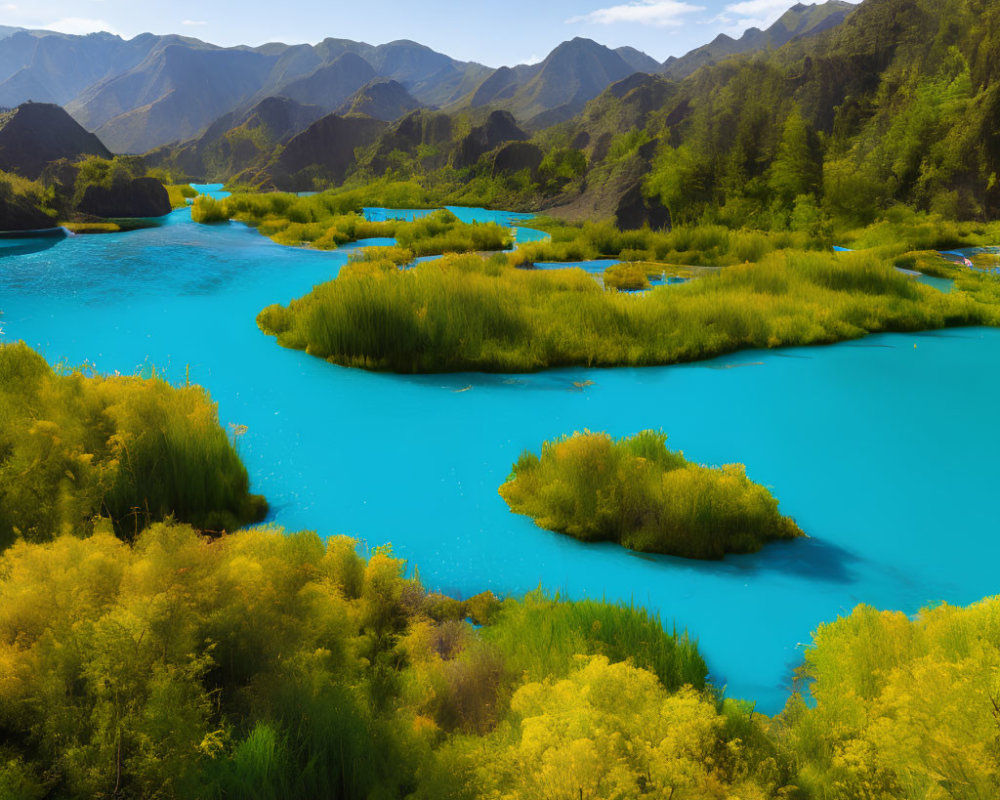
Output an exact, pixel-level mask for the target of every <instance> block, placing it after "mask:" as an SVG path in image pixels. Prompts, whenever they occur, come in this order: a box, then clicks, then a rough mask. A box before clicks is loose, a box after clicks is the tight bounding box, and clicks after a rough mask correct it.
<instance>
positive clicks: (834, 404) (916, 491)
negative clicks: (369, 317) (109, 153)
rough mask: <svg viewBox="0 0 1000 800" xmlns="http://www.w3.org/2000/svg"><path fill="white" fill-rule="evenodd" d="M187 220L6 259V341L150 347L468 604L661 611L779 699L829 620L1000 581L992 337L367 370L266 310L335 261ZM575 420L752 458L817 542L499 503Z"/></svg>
mask: <svg viewBox="0 0 1000 800" xmlns="http://www.w3.org/2000/svg"><path fill="white" fill-rule="evenodd" d="M189 214H190V212H189V211H187V210H183V211H178V212H175V213H174V214H173V215H172V216H171V217H170V218H169V219H168V221H167V222H166V223H165V225H164V226H163V227H160V228H156V229H151V230H144V231H138V232H134V233H129V234H120V235H107V236H92V237H82V236H81V237H76V238H72V239H67V240H64V241H61V242H59V243H58V244H56V245H55V246H54V247H49V248H48V249H41V248H39V249H37V251H36V252H25V251H24V250H17V251H15V252H13V253H11V254H10V255H6V256H2V254H0V309H2V311H3V317H2V318H0V326H2V328H3V331H4V333H3V336H2V338H3V339H4V340H6V341H11V340H17V339H23V340H25V341H26V342H28V343H29V344H30V345H31V346H33V347H36V348H38V349H39V350H40V351H41V352H42V353H44V354H45V355H46V356H47V357H48V358H49V359H50V360H51V361H53V362H58V361H65V362H68V363H70V364H80V363H82V362H84V361H85V360H89V361H90V362H92V363H93V364H95V365H96V366H97V368H98V369H100V370H101V371H105V372H113V371H115V370H119V371H121V372H134V371H135V370H137V369H143V368H147V369H148V367H149V366H150V365H151V364H155V365H156V367H157V369H159V370H165V371H166V374H167V376H168V377H169V378H170V379H172V380H176V381H182V380H183V379H184V376H185V369H186V368H189V369H190V374H191V378H192V380H194V381H197V382H199V383H202V384H204V385H205V386H206V387H208V389H209V390H210V391H211V393H212V396H213V398H214V399H215V400H216V401H218V403H219V410H220V416H221V418H222V422H223V424H224V425H225V424H228V423H239V424H245V425H247V426H249V432H248V433H247V435H246V436H245V437H244V438H243V439H242V440H241V441H240V444H239V446H240V450H241V453H242V455H243V457H244V459H245V461H246V463H247V466H248V468H249V470H250V473H251V476H252V480H253V488H254V490H255V491H257V492H262V493H263V494H265V495H267V497H268V499H269V500H270V502H271V504H272V509H273V519H274V521H275V522H276V523H278V524H281V525H283V526H285V527H287V528H289V529H301V528H309V529H315V530H318V531H320V532H321V533H322V534H323V535H332V534H340V533H344V534H349V535H352V536H356V537H359V538H361V539H363V540H364V541H365V542H367V543H368V544H369V545H370V546H375V545H379V544H383V543H386V542H391V543H392V544H393V546H394V548H395V552H396V553H397V554H398V555H399V556H402V557H404V558H406V559H408V560H409V561H410V563H411V565H414V566H416V567H418V568H419V570H420V576H421V578H422V580H423V581H424V583H425V584H426V585H428V586H429V587H432V588H436V589H441V590H444V591H448V592H453V593H455V594H458V595H468V594H472V593H475V592H479V591H482V590H484V589H492V590H494V591H495V592H498V593H512V592H514V593H516V592H524V591H527V590H531V589H534V588H536V587H537V586H539V585H543V586H545V587H547V588H549V589H552V590H561V591H564V592H566V593H568V594H569V595H572V596H573V597H582V596H585V595H587V596H591V597H597V598H601V597H605V598H608V599H614V600H618V599H622V600H626V601H634V602H635V603H638V604H642V605H646V606H649V607H650V608H653V609H655V610H658V611H659V612H661V614H662V615H663V618H664V620H665V622H666V624H667V625H670V624H672V623H674V622H676V625H677V626H678V627H679V628H688V629H690V630H691V631H692V633H693V634H694V635H695V636H696V637H697V638H698V639H699V642H700V645H701V648H702V650H703V652H704V654H705V656H706V658H707V659H708V661H709V664H710V666H711V668H712V671H713V677H714V678H715V680H716V681H718V682H719V683H721V684H726V685H727V686H728V692H729V694H730V695H734V696H741V697H746V698H751V699H755V700H757V701H758V708H759V709H760V710H762V711H768V712H774V711H777V710H778V709H779V708H780V707H781V705H782V704H783V702H784V700H785V698H786V697H787V692H788V687H789V685H790V680H791V674H792V670H793V668H794V667H795V666H796V664H797V663H798V662H799V661H800V658H801V647H800V643H802V642H805V641H807V640H808V638H809V633H810V631H811V630H813V629H814V628H815V627H816V625H817V624H819V623H820V622H822V621H824V620H830V619H833V618H835V617H836V616H837V615H838V614H843V613H846V612H848V611H850V609H851V608H852V607H854V606H855V605H856V604H858V603H870V604H872V605H875V606H877V607H880V608H886V609H901V610H903V611H906V612H909V613H912V612H914V611H916V610H917V609H918V608H919V607H920V606H921V605H923V604H926V603H928V602H934V601H939V600H947V601H949V602H953V603H968V602H971V601H974V600H976V599H979V598H981V597H983V596H985V595H988V594H992V593H995V592H996V591H997V589H998V583H1000V581H998V579H997V577H996V563H997V561H996V556H997V554H998V551H1000V547H998V543H997V537H998V533H1000V531H998V524H997V517H996V498H997V496H998V480H1000V477H998V473H997V470H996V468H995V467H996V462H995V454H996V452H997V450H998V445H1000V417H998V415H997V413H996V410H995V402H996V398H997V396H1000V369H998V368H997V367H998V364H1000V331H996V330H989V329H979V328H976V329H962V330H954V331H948V332H941V333H930V334H924V335H896V336H876V337H870V338H868V339H865V340H863V341H859V342H852V343H847V344H843V345H837V346H833V347H825V348H811V349H792V350H783V351H780V352H743V353H740V354H737V355H735V356H732V357H728V358H722V359H717V360H715V361H711V362H707V363H702V364H698V365H691V366H677V367H665V368H648V369H616V370H586V369H570V370H557V371H552V372H546V373H543V374H539V375H527V376H525V375H516V376H502V375H501V376H483V375H446V376H441V375H438V376H425V377H399V376H393V375H381V374H370V373H366V372H362V371H360V370H348V369H343V368H340V367H336V366H332V365H330V364H327V363H325V362H323V361H320V360H318V359H314V358H310V357H309V356H306V355H305V354H303V353H299V352H294V351H290V350H284V349H282V348H280V347H278V346H277V345H276V344H275V343H274V341H273V339H270V338H267V337H265V336H264V335H263V334H261V333H260V332H259V331H258V330H257V327H256V325H255V323H254V318H255V316H256V314H257V312H258V311H259V310H260V309H261V308H263V307H264V306H266V305H268V304H270V303H274V302H287V301H288V300H290V299H292V298H293V297H297V296H300V295H302V294H304V293H305V292H307V291H308V290H309V289H310V287H312V286H313V285H314V284H316V283H319V282H322V281H325V280H328V279H330V278H332V277H334V276H335V275H336V274H337V272H338V270H339V269H340V267H341V265H342V264H343V263H344V262H345V260H346V255H345V254H344V253H343V252H340V253H320V252H311V251H308V250H299V249H291V248H283V247H280V246H278V245H275V244H273V243H271V242H270V241H268V240H267V239H265V238H263V237H261V236H259V235H258V234H256V233H255V232H254V231H252V230H249V229H247V228H245V227H243V226H241V225H236V224H231V225H224V226H215V227H203V226H198V225H194V224H193V223H191V221H190V215H189ZM587 382H593V383H592V385H586V384H587ZM584 428H589V429H591V430H607V431H610V432H611V433H613V434H615V435H625V434H630V433H634V432H635V431H638V430H641V429H643V428H663V429H665V430H666V431H667V432H668V433H669V435H670V444H671V446H673V447H675V448H681V449H683V450H684V452H685V453H686V455H687V456H688V457H689V458H691V459H694V460H696V461H700V462H704V463H712V464H719V463H725V462H731V461H740V462H744V463H745V464H746V465H747V470H748V473H749V475H750V477H751V478H752V479H754V480H757V481H760V482H762V483H765V484H767V485H769V486H771V487H772V488H773V490H774V491H775V493H776V495H777V496H778V497H779V498H780V499H781V507H782V510H783V511H784V512H785V513H787V514H791V515H793V516H794V517H795V518H796V519H797V520H798V522H799V524H800V525H801V526H802V528H803V529H804V530H806V531H807V532H808V533H809V534H810V535H811V537H812V538H811V539H809V540H807V541H799V542H795V543H791V544H782V545H772V546H771V547H769V548H767V549H766V550H765V551H764V552H763V553H760V554H758V555H754V556H739V557H730V558H727V559H726V560H725V561H723V562H719V563H701V562H691V561H685V560H681V559H674V558H667V557H648V556H639V555H634V554H630V553H628V552H626V551H623V550H621V549H619V548H617V547H614V546H605V545H596V546H594V545H590V546H588V545H583V544H580V543H577V542H575V541H574V540H571V539H569V538H567V537H562V536H559V535H556V534H552V533H549V532H546V531H543V530H539V529H538V528H536V527H535V526H534V525H533V524H532V522H531V521H530V520H528V519H526V518H523V517H519V516H515V515H512V514H511V513H509V511H508V510H507V507H506V505H505V504H504V502H503V500H502V499H501V498H500V497H499V496H498V494H497V487H498V486H499V485H500V484H501V483H502V482H503V481H504V480H505V478H506V476H507V474H508V472H509V470H510V466H511V464H512V462H513V461H514V460H515V459H516V458H517V456H518V455H519V454H520V452H521V451H522V450H524V449H525V448H533V449H537V448H538V446H539V445H540V443H541V442H542V441H543V440H544V439H547V438H551V437H553V436H558V435H560V434H563V433H570V432H572V431H575V430H582V429H584Z"/></svg>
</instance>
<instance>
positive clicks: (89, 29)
mask: <svg viewBox="0 0 1000 800" xmlns="http://www.w3.org/2000/svg"><path fill="white" fill-rule="evenodd" d="M793 5H795V2H794V0H742V2H725V0H690V2H688V0H633V1H632V2H622V3H616V2H614V0H604V1H603V2H602V0H590V1H589V2H580V1H579V0H552V2H549V3H546V4H544V5H543V4H537V3H535V4H530V5H529V4H528V3H527V2H525V0H511V2H509V3H507V4H506V6H504V7H502V8H496V7H484V6H481V5H479V4H476V5H473V4H469V3H466V2H464V0H434V1H433V2H430V3H425V4H420V5H418V4H415V3H406V2H403V1H402V0H370V2H368V3H366V5H365V8H366V9H367V10H368V13H366V14H364V15H361V14H357V13H354V14H349V15H347V14H343V13H342V11H341V9H347V8H350V6H348V5H347V4H346V3H343V2H338V3H333V4H330V3H323V2H320V0H300V1H299V2H297V3H296V4H295V9H296V11H295V13H291V14H284V15H279V16H277V17H275V15H274V13H273V10H272V7H271V6H265V5H264V4H263V3H261V2H260V0H248V2H241V3H237V2H234V0H219V2H216V3H213V4H211V6H209V5H208V4H205V3H196V2H193V0H179V2H175V3H173V4H172V5H170V6H169V7H167V8H159V7H156V8H154V7H150V6H147V5H146V4H142V5H141V6H140V5H139V4H135V3H134V2H132V1H131V0H86V2H85V3H83V4H81V3H80V0H73V1H72V2H70V0H52V1H51V2H47V3H46V4H45V6H44V8H39V7H38V6H36V5H34V4H32V5H30V6H28V5H26V4H24V3H5V4H0V25H8V26H11V27H23V28H34V29H46V30H54V31H60V32H63V33H75V34H85V33H93V32H97V31H107V32H109V33H114V34H118V35H120V36H123V37H125V38H132V37H134V36H137V35H139V34H141V33H147V32H150V33H156V34H168V33H173V34H181V35H186V36H191V37H194V38H197V39H201V40H203V41H206V42H210V43H212V44H216V45H220V46H225V47H232V46H236V45H248V46H258V45H261V44H266V43H269V42H284V43H286V44H299V43H310V44H315V43H316V42H319V41H322V40H323V39H325V38H328V37H332V38H340V39H353V40H359V41H365V42H369V43H371V44H383V43H385V42H390V41H394V40H397V39H411V40H414V41H417V42H420V43H421V44H424V45H427V46H428V47H431V48H433V49H434V50H437V51H439V52H442V53H445V54H447V55H449V56H451V57H453V58H457V59H460V60H463V61H477V62H479V63H481V64H485V65H487V66H490V67H499V66H503V65H507V66H512V65H514V64H523V63H533V62H536V61H540V60H541V59H542V58H544V57H545V56H546V55H547V54H548V53H549V52H550V51H551V50H552V49H553V48H555V47H556V46H557V45H559V44H560V43H561V42H563V41H566V40H567V39H572V38H573V37H576V36H583V37H586V38H590V39H594V40H596V41H598V42H600V43H601V44H604V45H607V46H608V47H622V46H630V47H635V48H637V49H639V50H642V51H644V52H646V53H648V54H649V55H650V56H652V57H654V58H656V59H657V60H659V61H663V60H665V59H667V58H668V57H670V56H672V55H673V56H680V55H683V54H684V53H686V52H688V51H689V50H691V49H693V48H695V47H698V46H700V45H702V44H705V43H706V42H709V41H711V40H712V39H714V38H715V37H716V36H717V35H718V34H720V33H726V34H729V35H730V36H736V37H738V36H739V35H740V34H741V33H742V32H743V31H744V30H746V29H747V28H750V27H767V26H768V25H770V24H772V23H773V22H774V21H775V20H776V19H778V17H780V16H781V14H783V13H784V12H785V11H786V10H787V9H788V8H790V7H791V6H793ZM256 12H259V13H256ZM529 20H530V24H529ZM498 21H499V23H500V24H499V27H500V30H501V32H502V33H503V32H505V30H506V29H509V33H508V34H506V35H496V34H497V28H498Z"/></svg>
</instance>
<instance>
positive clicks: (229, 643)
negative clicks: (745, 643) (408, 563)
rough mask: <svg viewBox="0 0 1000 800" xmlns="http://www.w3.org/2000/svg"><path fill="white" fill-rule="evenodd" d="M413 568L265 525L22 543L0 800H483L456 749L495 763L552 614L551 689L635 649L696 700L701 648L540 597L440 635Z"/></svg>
mask: <svg viewBox="0 0 1000 800" xmlns="http://www.w3.org/2000/svg"><path fill="white" fill-rule="evenodd" d="M404 572H405V565H404V564H403V563H402V562H400V561H398V560H397V559H394V558H393V557H392V555H391V553H390V552H389V551H388V550H387V549H380V550H377V551H375V552H374V553H373V554H372V555H371V556H370V557H369V558H368V559H367V560H365V559H363V558H361V557H360V556H359V555H358V553H357V543H356V542H354V541H351V540H348V539H344V538H333V539H330V540H328V541H326V542H324V541H322V540H321V539H320V538H319V537H318V536H317V535H316V534H315V533H297V534H285V533H283V532H281V531H278V530H271V529H257V530H248V531H242V532H240V533H237V534H234V535H231V536H226V537H222V538H218V539H214V540H210V539H206V538H203V537H202V536H200V535H199V534H198V533H197V532H195V531H194V530H192V529H191V528H188V527H186V526H182V525H177V524H173V523H168V524H156V525H153V526H151V527H149V528H147V529H146V530H145V531H143V532H142V533H141V534H140V535H139V537H138V539H137V540H136V541H135V543H134V544H133V545H131V546H129V545H127V544H124V543H122V542H121V541H120V540H118V539H116V538H115V537H113V536H111V535H110V534H108V533H106V532H101V531H98V532H97V533H95V534H94V535H92V536H91V537H89V538H86V539H82V538H77V537H73V536H63V537H60V538H58V539H56V540H54V541H53V542H50V543H47V544H42V545H39V544H29V543H26V542H21V543H19V544H17V545H15V546H14V547H12V548H10V549H9V550H8V551H7V552H6V553H4V554H3V555H2V556H0V675H2V676H3V679H2V680H0V729H2V730H3V732H4V748H5V749H4V750H2V751H0V788H2V789H3V790H4V792H5V794H4V797H5V798H6V797H8V796H10V797H13V798H16V799H17V800H22V798H23V800H29V798H30V800H36V798H40V797H42V796H52V797H60V798H69V800H75V799H76V798H81V799H82V798H91V797H101V796H118V797H125V798H164V799H165V800H168V799H170V798H178V800H187V798H196V797H205V798H212V797H226V798H254V799H255V800H256V799H264V798H286V797H296V798H303V799H304V800H311V799H313V798H315V800H320V799H322V800H327V799H328V798H333V797H336V798H344V800H351V799H353V798H357V799H358V800H361V799H362V798H371V797H402V796H411V795H413V796H422V797H435V798H441V797H455V798H458V797H470V798H471V797H474V796H479V794H480V793H479V792H478V791H475V792H472V793H470V791H469V789H468V787H469V786H471V785H472V778H473V769H472V766H471V765H470V764H468V763H467V761H466V759H465V757H464V754H463V752H462V751H461V750H460V749H458V750H455V749H452V748H451V745H450V743H451V742H454V743H455V744H456V746H457V747H458V748H461V747H462V746H464V743H465V742H466V741H473V740H478V741H481V742H483V745H484V746H485V745H486V744H487V742H490V739H489V738H488V737H491V735H492V732H493V731H495V730H498V729H499V728H498V726H501V724H503V723H504V720H505V719H506V718H507V717H508V715H509V714H510V709H511V704H510V698H511V697H512V696H515V697H516V693H517V692H518V687H519V686H520V685H521V684H522V683H524V681H525V680H526V679H527V678H528V676H526V675H524V674H522V672H521V670H522V664H523V663H525V656H524V651H525V647H524V643H523V641H522V642H521V643H520V644H518V645H517V646H516V648H515V650H514V651H511V652H508V651H507V649H506V644H507V643H508V642H510V641H512V637H515V636H516V637H518V638H519V639H522V640H523V637H521V636H519V634H518V631H519V630H523V629H524V628H525V626H526V625H529V626H534V623H533V622H532V621H531V620H532V619H537V618H538V617H539V615H540V614H541V613H542V611H543V609H546V608H547V609H548V610H549V611H550V612H552V614H553V615H554V616H555V618H556V623H555V624H554V625H553V626H552V627H550V628H549V630H550V631H551V632H552V633H553V634H554V635H556V636H558V637H560V639H562V638H563V637H565V642H561V649H560V650H559V652H561V653H564V654H566V657H565V659H564V660H563V661H562V662H561V663H559V664H558V665H555V666H556V668H557V669H558V675H559V676H570V675H572V674H574V672H575V669H576V664H575V661H574V658H573V656H572V654H571V651H572V650H573V649H574V648H575V647H577V646H579V647H581V648H585V650H584V652H587V653H589V652H601V653H607V654H608V655H607V656H605V658H611V659H613V660H615V661H618V662H620V661H623V660H624V659H626V658H629V657H630V652H629V651H630V650H631V649H632V648H635V649H636V650H637V652H638V656H637V658H638V659H639V660H640V661H641V662H642V663H644V664H645V663H649V664H650V665H651V666H652V667H654V668H656V669H658V670H660V671H661V672H662V673H663V674H664V675H666V676H669V678H670V679H671V680H672V681H673V682H674V683H676V684H678V688H679V686H680V683H681V682H685V683H686V682H687V680H688V676H690V680H691V681H692V682H693V683H695V684H696V685H698V686H701V685H703V682H704V676H705V667H704V663H703V662H702V661H701V659H700V658H699V657H698V655H697V651H696V649H695V647H694V645H693V644H691V643H689V642H688V641H687V640H686V639H679V640H678V639H676V638H675V637H672V636H669V635H667V634H665V633H664V632H663V631H662V629H661V628H660V626H659V622H658V620H656V619H654V618H651V617H649V616H648V615H645V614H644V613H642V612H638V611H635V610H627V609H624V608H620V607H617V606H606V605H604V604H599V603H583V604H580V605H579V608H577V607H576V604H573V603H568V602H561V601H553V600H547V599H545V598H542V597H541V596H537V595H536V596H533V597H531V598H529V599H526V600H525V603H526V604H527V605H529V606H530V608H529V609H528V610H527V611H524V612H521V611H520V610H519V603H518V602H517V601H514V600H508V601H506V602H505V603H504V605H503V609H502V612H501V614H500V616H499V618H498V619H497V621H496V622H495V627H490V628H488V629H487V630H486V631H484V632H478V633H477V631H476V630H475V629H474V628H473V627H472V626H470V625H468V624H467V623H465V622H463V621H462V620H460V619H454V618H449V619H443V620H436V619H434V618H433V617H432V616H431V615H430V614H431V612H432V611H433V610H434V609H438V610H440V608H441V605H442V602H443V600H442V598H441V596H440V595H437V596H435V595H427V594H426V593H425V592H424V591H423V589H422V588H421V587H420V585H419V584H418V583H417V582H416V581H415V580H413V579H408V578H406V577H404ZM455 602H456V603H457V601H455ZM458 606H464V607H465V608H464V609H462V610H472V609H473V608H479V609H482V608H485V607H495V606H496V601H495V599H493V598H491V597H487V596H482V597H480V598H470V600H468V601H465V603H458ZM456 610H457V609H456ZM458 613H461V612H460V611H459V612H458ZM494 639H495V641H494ZM539 655H540V656H542V657H544V658H548V659H551V658H552V657H551V655H549V654H539ZM529 660H530V659H529ZM553 663H554V662H553ZM630 669H631V668H630ZM548 677H549V676H548V675H547V674H544V675H540V676H539V679H541V680H545V679H547V678H548ZM646 680H651V681H653V682H654V683H655V682H656V681H657V679H656V677H654V676H653V675H652V674H650V676H649V678H647V679H646ZM621 688H624V687H621ZM659 691H660V692H666V691H667V690H666V689H662V688H661V689H659ZM671 691H672V689H671ZM683 691H685V692H686V693H687V694H686V696H690V697H692V698H693V697H695V694H694V692H693V690H690V689H686V690H683ZM699 702H704V703H705V704H706V707H709V705H710V703H712V702H714V700H713V698H712V696H711V695H710V694H705V695H704V700H700V701H699ZM493 746H494V745H493V744H492V743H490V744H489V747H490V748H491V752H492V753H494V754H496V755H500V754H499V753H496V751H494V750H493V749H492V748H493ZM489 763H490V762H489V761H486V762H484V764H486V765H489ZM414 793H415V794H414Z"/></svg>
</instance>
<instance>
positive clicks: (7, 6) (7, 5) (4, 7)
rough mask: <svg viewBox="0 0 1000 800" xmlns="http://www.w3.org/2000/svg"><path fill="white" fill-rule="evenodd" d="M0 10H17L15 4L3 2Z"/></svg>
mask: <svg viewBox="0 0 1000 800" xmlns="http://www.w3.org/2000/svg"><path fill="white" fill-rule="evenodd" d="M0 11H17V6H16V5H14V3H5V4H4V5H2V6H0Z"/></svg>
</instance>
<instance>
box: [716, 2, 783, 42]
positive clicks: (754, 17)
mask: <svg viewBox="0 0 1000 800" xmlns="http://www.w3.org/2000/svg"><path fill="white" fill-rule="evenodd" d="M792 5H793V3H792V2H791V0H741V2H739V3H730V4H729V5H727V6H726V7H725V8H724V9H723V10H722V13H720V14H719V15H718V16H717V17H716V18H715V19H714V20H713V22H721V23H723V24H724V25H725V26H726V32H727V33H732V34H740V33H742V32H743V31H745V30H746V29H747V28H769V27H770V26H771V25H772V24H774V23H775V22H777V21H778V18H779V17H780V16H781V15H782V14H784V13H785V12H786V11H788V9H789V8H791V7H792Z"/></svg>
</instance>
